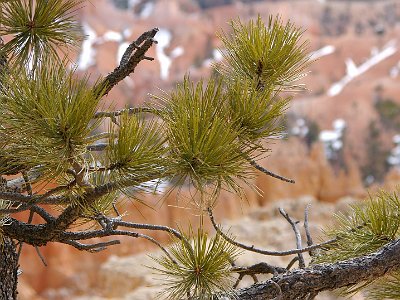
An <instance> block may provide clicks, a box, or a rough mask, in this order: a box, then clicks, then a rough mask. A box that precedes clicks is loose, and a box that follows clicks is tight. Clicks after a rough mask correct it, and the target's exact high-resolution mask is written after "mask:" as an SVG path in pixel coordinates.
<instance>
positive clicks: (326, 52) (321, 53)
mask: <svg viewBox="0 0 400 300" xmlns="http://www.w3.org/2000/svg"><path fill="white" fill-rule="evenodd" d="M335 50H336V49H335V47H334V46H332V45H327V46H325V47H322V48H321V49H318V50H316V51H314V52H312V53H311V55H310V58H311V59H318V58H321V57H323V56H326V55H329V54H332V53H334V52H335Z"/></svg>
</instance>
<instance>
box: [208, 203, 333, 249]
mask: <svg viewBox="0 0 400 300" xmlns="http://www.w3.org/2000/svg"><path fill="white" fill-rule="evenodd" d="M208 215H209V217H210V220H211V223H212V225H213V226H214V228H215V230H216V231H217V232H218V234H220V235H221V236H222V237H223V238H224V239H225V240H226V241H228V242H229V243H231V244H232V245H235V246H237V247H239V248H242V249H244V250H248V251H251V252H255V253H259V254H263V255H271V256H287V255H294V254H299V253H304V252H308V251H310V250H313V249H318V248H322V247H323V246H326V245H329V244H332V243H334V242H336V240H337V239H331V240H328V241H325V242H323V243H320V244H315V245H312V246H309V247H305V248H300V249H292V250H286V251H271V250H265V249H259V248H256V247H254V245H252V246H248V245H245V244H242V243H239V242H236V241H235V240H233V239H232V238H230V237H229V236H227V235H226V234H225V233H224V232H223V231H222V230H221V228H220V227H219V226H218V225H217V223H216V222H215V219H214V216H213V213H212V210H211V209H208Z"/></svg>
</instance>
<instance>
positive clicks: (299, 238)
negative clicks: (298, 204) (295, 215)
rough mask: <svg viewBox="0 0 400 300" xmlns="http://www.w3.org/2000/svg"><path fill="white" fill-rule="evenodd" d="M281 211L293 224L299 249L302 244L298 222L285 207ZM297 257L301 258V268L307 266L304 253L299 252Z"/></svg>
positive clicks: (291, 224)
mask: <svg viewBox="0 0 400 300" xmlns="http://www.w3.org/2000/svg"><path fill="white" fill-rule="evenodd" d="M279 213H280V214H281V215H282V216H283V217H284V218H285V219H286V221H288V222H289V224H290V226H292V229H293V231H294V235H295V237H296V247H297V249H301V247H302V245H301V235H300V231H299V229H298V228H297V224H296V222H294V221H293V220H292V218H290V216H289V214H288V213H287V212H285V210H284V209H283V208H279ZM297 257H298V258H299V267H300V268H304V267H305V266H306V264H305V262H304V257H303V254H302V253H298V254H297Z"/></svg>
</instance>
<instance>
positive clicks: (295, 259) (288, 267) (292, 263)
mask: <svg viewBox="0 0 400 300" xmlns="http://www.w3.org/2000/svg"><path fill="white" fill-rule="evenodd" d="M298 260H299V257H298V256H296V257H293V258H292V260H291V261H290V262H289V264H288V265H287V267H286V270H288V271H289V270H290V269H291V268H292V267H293V265H294V264H295V262H296V261H298Z"/></svg>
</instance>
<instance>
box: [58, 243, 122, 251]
mask: <svg viewBox="0 0 400 300" xmlns="http://www.w3.org/2000/svg"><path fill="white" fill-rule="evenodd" d="M62 243H64V244H68V245H71V246H72V247H74V248H76V249H78V250H84V251H88V252H100V251H103V250H105V249H107V246H111V245H119V244H121V242H120V241H119V240H112V241H108V242H102V243H95V244H82V243H79V242H77V241H62Z"/></svg>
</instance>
